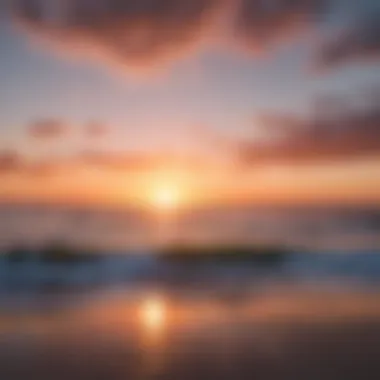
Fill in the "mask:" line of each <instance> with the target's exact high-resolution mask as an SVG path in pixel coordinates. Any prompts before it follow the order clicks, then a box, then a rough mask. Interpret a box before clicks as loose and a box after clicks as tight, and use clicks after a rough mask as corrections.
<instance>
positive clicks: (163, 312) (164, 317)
mask: <svg viewBox="0 0 380 380" xmlns="http://www.w3.org/2000/svg"><path fill="white" fill-rule="evenodd" d="M139 322H140V326H141V330H140V333H141V336H140V339H141V341H140V349H141V355H142V356H141V363H140V364H141V365H140V367H139V368H140V373H139V376H138V379H150V378H152V377H155V376H158V374H159V373H160V372H161V371H163V369H164V368H165V363H166V353H165V351H166V350H165V329H166V327H167V324H168V323H169V322H168V305H167V303H166V302H165V300H164V299H163V298H161V297H159V296H147V297H146V298H145V299H143V300H142V301H141V304H140V306H139Z"/></svg>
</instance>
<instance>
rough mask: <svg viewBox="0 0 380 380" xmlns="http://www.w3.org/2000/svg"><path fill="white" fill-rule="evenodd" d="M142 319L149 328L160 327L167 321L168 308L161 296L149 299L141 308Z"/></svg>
mask: <svg viewBox="0 0 380 380" xmlns="http://www.w3.org/2000/svg"><path fill="white" fill-rule="evenodd" d="M141 319H142V321H143V324H144V326H145V327H147V328H148V329H152V330H156V329H160V328H161V327H162V326H163V324H164V323H165V319H166V308H165V304H164V302H163V301H162V300H161V299H159V298H149V299H147V300H146V301H145V302H144V303H143V305H142V308H141Z"/></svg>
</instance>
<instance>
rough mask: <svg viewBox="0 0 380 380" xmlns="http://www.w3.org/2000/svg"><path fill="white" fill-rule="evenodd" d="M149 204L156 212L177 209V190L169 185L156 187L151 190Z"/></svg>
mask: <svg viewBox="0 0 380 380" xmlns="http://www.w3.org/2000/svg"><path fill="white" fill-rule="evenodd" d="M151 203H152V206H153V207H154V208H156V209H158V210H163V211H169V210H175V209H177V208H178V207H179V205H180V203H181V194H180V191H179V188H178V187H177V186H174V185H169V184H165V185H164V184H163V185H160V186H157V187H156V188H154V189H153V190H152V194H151Z"/></svg>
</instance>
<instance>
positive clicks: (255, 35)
mask: <svg viewBox="0 0 380 380" xmlns="http://www.w3.org/2000/svg"><path fill="white" fill-rule="evenodd" d="M327 3H328V1H327V0H297V1H292V0H282V1H257V0H241V4H240V6H239V7H238V11H237V17H236V20H235V32H236V36H237V37H238V38H239V39H240V40H242V41H243V42H244V44H245V45H246V46H247V47H248V48H250V49H252V50H253V51H257V50H259V51H261V50H266V49H268V47H271V46H274V45H276V44H278V43H280V42H283V41H284V40H286V39H287V38H289V37H294V36H295V35H299V33H300V31H302V30H304V29H305V27H310V26H311V25H315V23H316V22H317V21H319V18H320V16H321V15H323V14H324V13H325V11H326V9H327V6H326V5H327Z"/></svg>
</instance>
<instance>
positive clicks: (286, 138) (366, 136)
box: [239, 91, 380, 164]
mask: <svg viewBox="0 0 380 380" xmlns="http://www.w3.org/2000/svg"><path fill="white" fill-rule="evenodd" d="M373 94H376V92H375V91H374V92H373ZM315 113H316V116H315V117H310V118H309V119H304V118H300V117H297V116H295V115H293V116H292V115H276V114H275V115H273V116H271V117H267V118H266V121H267V123H266V125H264V127H265V128H266V129H269V131H268V133H269V132H270V131H272V132H273V135H274V136H276V138H272V139H271V140H268V141H267V142H266V143H257V142H256V143H255V142H248V143H246V142H244V143H242V144H240V145H239V154H240V157H241V158H242V160H243V162H245V163H248V164H262V163H273V162H274V163H293V164H294V163H313V162H331V161H339V160H350V159H354V158H360V157H366V156H380V105H379V103H378V98H375V97H374V98H371V101H370V102H369V104H368V105H367V106H365V107H363V106H362V107H359V106H357V105H354V106H353V105H351V106H350V105H345V99H343V100H342V99H339V98H337V99H335V100H334V99H333V98H331V97H327V98H326V99H325V100H324V99H322V100H321V99H319V101H318V106H317V107H316V109H315ZM322 115H323V116H322Z"/></svg>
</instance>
